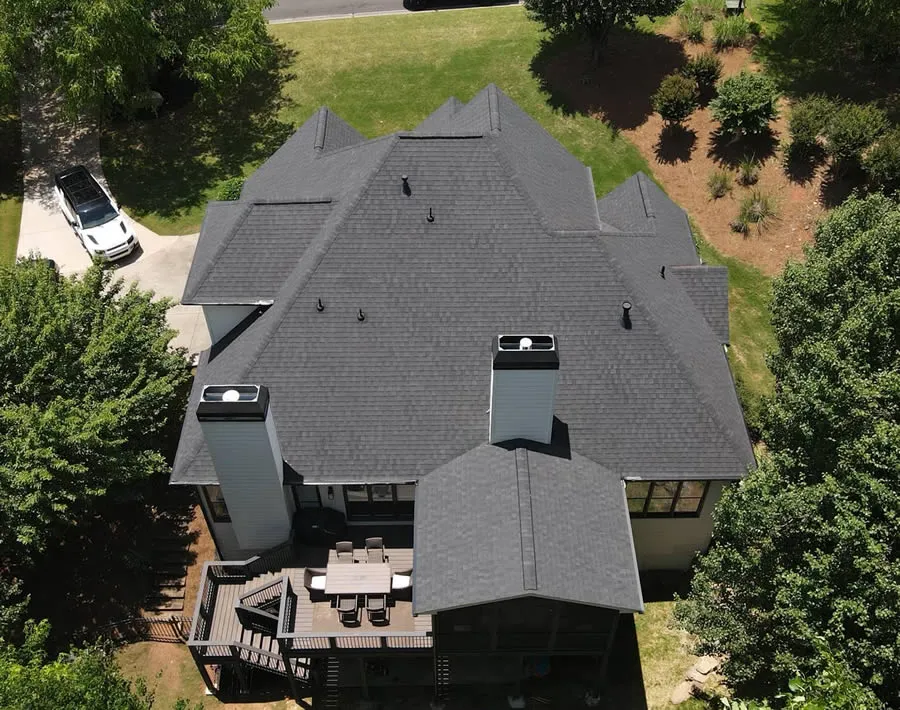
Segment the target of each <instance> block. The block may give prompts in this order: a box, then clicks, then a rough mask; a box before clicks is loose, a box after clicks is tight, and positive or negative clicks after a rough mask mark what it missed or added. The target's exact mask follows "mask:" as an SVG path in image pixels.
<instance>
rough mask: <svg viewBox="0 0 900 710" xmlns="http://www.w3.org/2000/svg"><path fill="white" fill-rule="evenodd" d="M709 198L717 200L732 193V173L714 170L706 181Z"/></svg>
mask: <svg viewBox="0 0 900 710" xmlns="http://www.w3.org/2000/svg"><path fill="white" fill-rule="evenodd" d="M706 187H707V188H708V189H709V196H710V197H711V198H712V199H714V200H717V199H719V198H720V197H725V195H726V194H728V193H729V192H731V173H729V172H728V171H727V170H713V172H711V173H710V174H709V178H707V180H706Z"/></svg>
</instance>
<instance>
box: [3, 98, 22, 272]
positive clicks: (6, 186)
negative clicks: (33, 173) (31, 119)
mask: <svg viewBox="0 0 900 710" xmlns="http://www.w3.org/2000/svg"><path fill="white" fill-rule="evenodd" d="M21 218H22V124H21V123H20V121H19V117H18V116H16V115H14V114H3V113H0V264H11V263H13V262H14V261H15V260H16V244H17V243H18V241H19V223H20V221H21Z"/></svg>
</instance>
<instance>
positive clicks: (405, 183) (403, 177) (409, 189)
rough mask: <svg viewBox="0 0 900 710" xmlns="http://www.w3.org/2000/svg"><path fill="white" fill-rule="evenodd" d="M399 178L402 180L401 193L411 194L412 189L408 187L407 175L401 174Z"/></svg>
mask: <svg viewBox="0 0 900 710" xmlns="http://www.w3.org/2000/svg"><path fill="white" fill-rule="evenodd" d="M400 179H401V180H403V194H404V195H406V196H407V197H409V196H410V195H411V194H412V189H411V188H410V187H409V176H407V175H401V176H400Z"/></svg>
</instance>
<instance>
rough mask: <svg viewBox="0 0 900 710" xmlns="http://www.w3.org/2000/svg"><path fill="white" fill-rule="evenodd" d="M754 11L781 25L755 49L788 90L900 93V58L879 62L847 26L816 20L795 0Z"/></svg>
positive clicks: (868, 95) (870, 96) (863, 97)
mask: <svg viewBox="0 0 900 710" xmlns="http://www.w3.org/2000/svg"><path fill="white" fill-rule="evenodd" d="M755 12H758V13H759V14H760V17H759V18H758V19H760V20H761V21H762V22H764V23H765V24H766V25H768V26H771V27H776V28H777V30H776V31H774V32H770V33H766V34H764V35H763V37H761V38H760V40H759V42H758V44H757V45H756V49H755V52H756V54H757V56H758V57H759V58H760V59H761V60H763V63H764V64H765V65H766V71H767V73H769V74H771V75H772V76H774V77H775V78H776V79H777V80H778V82H779V84H780V85H781V87H782V89H783V90H785V91H786V92H788V93H790V94H793V95H795V96H800V95H803V94H809V93H815V92H819V93H824V94H826V95H828V96H832V97H835V98H843V99H849V100H852V101H858V102H866V101H872V100H881V99H887V98H888V97H890V96H892V95H896V94H897V93H898V91H900V61H898V60H896V59H895V60H893V61H890V62H880V63H879V62H877V61H874V60H873V58H872V57H870V56H867V54H866V51H865V48H864V47H861V46H860V42H859V38H858V37H857V36H855V33H853V32H848V31H847V28H846V27H843V26H842V27H831V28H830V27H827V26H825V25H824V24H823V23H820V22H811V21H810V16H809V14H808V13H804V12H803V9H802V8H801V7H798V4H797V3H792V2H770V3H762V4H761V5H760V7H759V8H758V9H757V10H755Z"/></svg>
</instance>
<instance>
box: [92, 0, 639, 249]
mask: <svg viewBox="0 0 900 710" xmlns="http://www.w3.org/2000/svg"><path fill="white" fill-rule="evenodd" d="M271 32H272V35H273V37H274V38H275V39H276V40H278V41H280V42H281V43H283V45H284V47H285V48H286V50H285V51H283V52H282V59H283V68H282V70H281V77H282V78H283V81H282V83H281V85H280V86H279V82H278V80H277V79H276V77H275V76H273V75H269V76H267V77H265V79H264V80H263V79H262V78H261V80H260V81H259V82H255V85H256V86H257V87H258V89H259V90H258V91H256V92H254V93H253V94H252V95H245V96H242V97H239V99H237V100H236V101H235V102H233V103H231V104H230V105H229V106H228V108H227V110H225V111H204V110H203V109H201V108H198V107H196V106H189V107H188V108H185V109H181V110H179V111H176V112H174V113H169V114H167V115H164V116H163V117H161V118H160V119H158V120H156V121H146V122H137V123H133V124H114V125H109V126H107V127H106V129H105V131H104V133H103V136H102V153H103V158H104V170H105V172H106V175H107V178H108V179H109V182H110V186H111V187H112V191H113V194H115V195H116V197H117V198H118V199H119V201H120V202H121V203H122V204H123V205H124V206H125V207H126V208H127V209H128V210H129V211H130V213H131V214H133V215H134V216H135V217H137V218H138V219H139V220H140V221H141V222H143V223H144V224H145V225H146V226H147V227H149V228H151V229H153V230H154V231H157V232H160V233H163V234H183V233H187V232H192V231H196V230H198V229H199V226H200V221H201V219H202V216H203V211H204V208H205V204H206V201H207V200H208V199H209V198H210V197H211V196H212V195H213V194H214V191H215V187H216V185H218V184H219V183H220V182H221V181H222V180H224V179H225V178H227V177H231V176H233V175H237V174H246V173H248V172H250V171H251V170H252V169H253V168H255V167H256V166H257V165H258V164H259V163H260V162H262V160H263V159H264V158H265V157H267V156H268V155H269V154H270V153H271V152H272V151H273V150H274V149H275V148H276V147H277V146H278V145H279V144H280V143H281V142H282V141H283V140H284V138H285V137H286V136H287V135H288V134H289V132H290V131H291V130H292V129H293V128H295V127H297V126H298V125H299V124H300V123H302V122H303V121H305V120H306V119H307V118H308V117H309V116H310V115H311V114H312V113H313V112H314V111H315V110H316V109H317V108H318V107H319V106H321V105H322V104H327V105H328V106H329V108H331V109H332V110H334V111H336V112H337V113H338V114H339V115H340V116H342V117H343V118H344V119H345V120H346V121H348V122H349V123H350V124H351V125H353V126H354V127H355V128H357V129H358V130H359V131H361V132H362V133H363V134H364V135H366V136H368V137H374V136H379V135H383V134H385V133H389V132H391V131H396V130H404V129H411V128H413V127H414V126H415V125H416V124H417V123H419V122H420V121H421V120H422V119H423V118H425V117H426V116H427V115H428V114H429V113H431V112H432V111H433V110H434V109H436V108H437V107H438V106H439V105H440V104H442V103H443V102H444V101H445V100H446V99H447V98H448V97H449V96H451V95H453V96H456V97H457V98H458V99H460V100H462V101H467V100H469V99H471V98H472V97H473V96H474V95H475V94H476V93H477V92H478V91H480V90H481V89H482V88H483V87H484V86H485V85H486V84H488V83H489V82H494V83H496V84H497V85H498V86H499V87H500V88H501V89H503V90H504V91H505V92H507V93H508V94H509V95H510V96H511V97H512V98H513V99H514V100H515V101H516V102H518V104H519V105H520V106H521V107H522V108H523V109H524V110H525V111H527V112H528V113H529V114H530V115H532V116H533V117H535V118H536V119H537V120H538V121H540V122H541V124H543V126H544V127H545V128H547V130H548V131H550V133H551V134H553V135H554V136H555V137H556V138H558V139H559V140H560V141H561V142H562V143H563V145H565V146H566V147H567V148H568V149H569V150H570V151H571V152H572V153H574V154H575V155H576V156H578V158H580V159H581V160H582V161H583V162H585V163H586V164H587V165H589V166H590V167H591V169H592V170H593V174H594V181H595V183H596V187H597V191H598V193H600V194H603V193H605V192H607V191H608V190H610V189H611V188H612V187H614V186H615V185H616V184H618V183H619V182H621V181H622V180H624V179H625V178H627V177H628V176H629V175H631V174H632V173H634V172H635V171H637V170H647V165H646V163H645V161H644V160H643V158H642V157H641V156H640V154H639V153H638V151H637V150H636V149H635V148H634V146H632V145H631V144H630V143H628V142H627V141H626V140H624V139H622V138H621V137H618V136H616V135H614V134H613V133H612V132H611V131H610V130H609V129H608V127H607V126H605V125H604V124H603V123H601V122H600V121H597V120H596V119H593V118H590V117H588V116H584V115H564V114H563V113H562V112H560V111H554V110H553V109H551V108H550V106H549V105H548V103H547V95H546V94H545V93H543V92H542V91H541V89H540V87H539V79H538V78H537V77H536V76H535V75H534V74H532V72H531V70H530V68H529V66H530V64H531V62H532V59H533V58H534V57H535V55H536V54H537V52H538V49H539V47H540V43H541V38H542V33H541V31H540V30H539V27H538V26H537V25H536V24H535V23H533V22H530V21H529V20H528V19H527V18H526V17H525V13H524V11H523V9H522V8H521V7H519V6H507V7H497V8H489V9H478V10H467V11H457V12H442V13H419V14H408V15H394V16H384V17H367V18H357V19H349V20H332V21H326V22H302V23H295V24H283V25H274V26H272V27H271Z"/></svg>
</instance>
